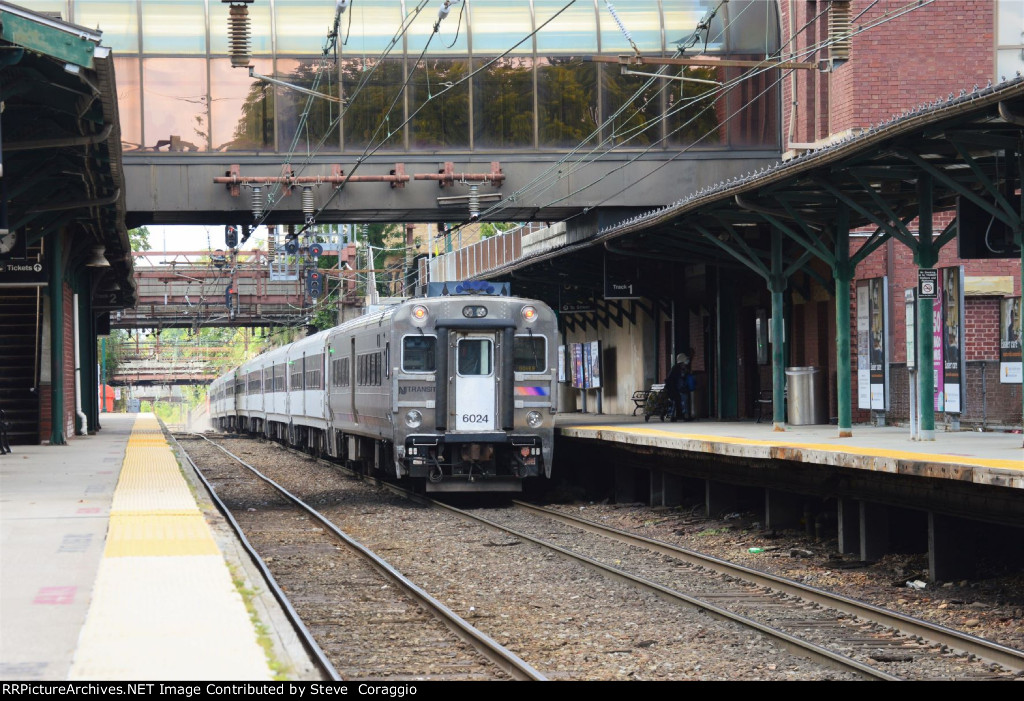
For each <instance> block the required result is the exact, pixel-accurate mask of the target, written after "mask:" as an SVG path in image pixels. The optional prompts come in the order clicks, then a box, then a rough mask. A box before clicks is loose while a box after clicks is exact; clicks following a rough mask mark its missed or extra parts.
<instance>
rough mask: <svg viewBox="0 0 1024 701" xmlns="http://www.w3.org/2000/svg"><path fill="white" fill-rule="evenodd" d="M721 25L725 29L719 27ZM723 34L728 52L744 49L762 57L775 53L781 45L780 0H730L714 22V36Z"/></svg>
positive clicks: (724, 49)
mask: <svg viewBox="0 0 1024 701" xmlns="http://www.w3.org/2000/svg"><path fill="white" fill-rule="evenodd" d="M719 23H721V24H719ZM721 26H724V27H725V30H722V29H719V27H721ZM721 36H724V37H725V40H724V42H723V44H724V46H723V47H722V50H723V52H725V53H729V54H734V53H737V52H743V53H748V54H755V55H757V56H761V57H764V56H766V55H768V56H770V55H772V54H774V53H775V52H776V51H777V50H778V48H779V13H778V3H775V2H762V1H761V0H740V1H739V2H730V3H728V4H727V5H726V6H724V7H723V8H722V11H721V12H719V13H718V15H717V16H716V17H715V19H714V21H713V22H712V23H711V37H712V39H714V38H716V37H721ZM709 48H710V47H709Z"/></svg>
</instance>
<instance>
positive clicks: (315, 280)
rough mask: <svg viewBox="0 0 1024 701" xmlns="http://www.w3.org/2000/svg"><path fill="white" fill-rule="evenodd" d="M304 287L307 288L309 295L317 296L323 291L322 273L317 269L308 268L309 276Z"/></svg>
mask: <svg viewBox="0 0 1024 701" xmlns="http://www.w3.org/2000/svg"><path fill="white" fill-rule="evenodd" d="M306 288H307V289H308V290H309V296H310V297H313V298H314V299H315V298H317V297H319V296H320V294H321V293H322V292H323V273H321V272H320V271H319V270H310V271H309V277H308V278H307V279H306Z"/></svg>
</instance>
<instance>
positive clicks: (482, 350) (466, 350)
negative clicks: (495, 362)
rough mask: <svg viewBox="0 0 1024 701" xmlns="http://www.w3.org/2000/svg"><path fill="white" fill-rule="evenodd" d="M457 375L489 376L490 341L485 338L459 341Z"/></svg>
mask: <svg viewBox="0 0 1024 701" xmlns="http://www.w3.org/2000/svg"><path fill="white" fill-rule="evenodd" d="M458 350H459V352H458V373H459V374H460V375H490V374H491V341H490V339H487V338H462V339H459V349H458Z"/></svg>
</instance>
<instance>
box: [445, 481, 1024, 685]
mask: <svg viewBox="0 0 1024 701" xmlns="http://www.w3.org/2000/svg"><path fill="white" fill-rule="evenodd" d="M514 504H515V511H516V512H518V513H519V514H527V515H528V516H529V518H532V519H533V520H534V523H533V524H532V525H531V524H530V522H529V518H528V519H522V518H509V517H508V513H509V512H510V511H512V510H509V511H506V512H503V514H502V515H501V516H499V517H498V518H495V517H494V515H493V514H494V512H493V511H489V512H488V514H489V515H488V516H487V517H485V516H483V515H481V514H480V513H474V512H470V511H462V510H457V509H452V507H450V506H447V505H444V504H438V506H440V507H442V508H445V509H449V510H453V511H456V512H458V513H461V514H463V515H464V516H465V517H467V518H472V519H474V520H477V521H480V522H482V523H487V524H489V525H491V526H492V527H494V528H498V529H500V530H503V531H504V532H506V533H508V534H510V535H514V536H515V537H519V538H523V539H524V540H529V541H530V542H534V543H536V544H538V545H542V546H544V547H548V548H552V549H554V550H556V551H558V552H560V553H561V554H563V555H565V556H568V557H572V558H574V559H576V560H577V561H579V562H581V563H583V564H586V565H588V566H590V567H594V568H596V569H599V570H600V571H602V572H604V573H606V574H607V575H609V576H611V577H615V578H619V579H624V580H627V581H630V582H632V583H633V584H635V585H636V586H641V587H646V588H649V589H651V590H652V591H656V592H658V593H659V594H661V595H662V596H665V597H669V598H672V599H675V600H677V601H679V602H681V603H685V604H688V605H691V606H696V607H698V608H701V609H704V610H706V611H708V612H709V613H712V614H714V615H716V616H720V617H723V618H727V619H729V620H734V621H737V622H741V623H746V624H749V625H752V626H754V627H756V628H757V629H758V630H760V631H761V632H763V633H764V634H766V635H769V636H772V637H775V638H776V639H777V640H779V641H780V642H781V643H782V644H784V645H786V646H787V647H789V648H790V649H791V650H793V651H794V652H796V651H803V652H804V653H806V654H808V655H811V656H813V657H815V659H818V660H820V661H821V662H822V663H824V664H829V665H833V666H837V667H838V668H845V669H848V670H850V671H856V672H859V673H861V674H864V675H866V676H868V677H871V678H876V679H888V680H900V679H919V678H922V677H921V676H917V674H919V673H920V672H921V671H923V672H924V677H923V678H941V679H962V680H967V679H972V680H975V679H976V680H989V679H1011V678H1014V677H1016V676H1020V675H1021V674H1024V652H1022V651H1020V650H1015V649H1012V648H1008V647H1005V646H1003V645H999V644H997V643H993V642H991V641H988V640H984V639H981V638H977V637H975V636H971V635H968V634H966V633H961V632H960V631H956V630H952V629H949V628H945V627H943V626H939V625H935V624H932V623H928V622H927V621H922V620H919V619H915V618H912V617H910V616H905V615H902V614H899V613H895V612H893V611H888V610H886V609H882V608H879V607H877V606H873V605H870V604H867V603H864V602H859V601H856V600H854V599H850V598H848V597H844V596H841V595H838V594H833V593H830V592H827V591H824V590H821V589H816V588H814V587H810V586H807V585H804V584H801V583H799V582H794V581H792V580H787V579H784V578H782V577H777V576H774V575H770V574H766V573H763V572H759V571H757V570H753V569H750V568H747V567H743V566H741V565H736V564H733V563H729V562H727V561H724V560H720V559H718V558H714V557H711V556H708V555H703V554H701V553H697V552H694V551H690V550H686V549H683V548H679V547H677V546H674V545H671V544H668V543H663V542H660V541H656V540H653V539H650V538H644V537H642V536H637V535H634V534H631V533H628V532H626V531H622V530H619V529H615V528H610V527H608V526H604V525H602V524H599V523H595V522H593V521H589V520H587V519H582V518H579V517H576V516H572V515H569V514H565V513H563V512H560V511H554V510H551V509H547V508H544V507H540V506H536V505H533V504H528V503H525V502H521V501H516V502H514ZM537 516H539V517H541V519H542V520H539V521H538V520H537V519H536V517H537ZM551 522H555V523H558V524H562V525H564V526H566V527H568V528H569V529H571V530H568V531H562V532H555V531H552V529H551V528H550V527H549V526H545V525H544V524H550V523H551ZM531 531H532V532H531ZM539 531H540V532H544V535H543V537H541V536H540V535H538V532H539ZM581 534H586V535H587V536H592V538H589V539H588V538H582V537H581ZM594 539H599V540H600V541H604V542H603V543H600V542H597V541H595V540H594ZM607 543H613V544H617V547H611V548H609V547H606V545H605V544H607ZM666 565H667V566H666ZM709 576H712V577H713V581H712V582H711V583H710V584H709V583H708V581H707V580H708V577H709ZM688 583H689V584H690V586H687V584H688ZM928 670H945V673H941V672H940V673H938V674H935V673H934V672H929V671H928Z"/></svg>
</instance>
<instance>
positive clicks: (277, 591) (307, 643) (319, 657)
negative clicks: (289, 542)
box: [167, 431, 343, 681]
mask: <svg viewBox="0 0 1024 701" xmlns="http://www.w3.org/2000/svg"><path fill="white" fill-rule="evenodd" d="M167 434H168V435H169V436H170V438H171V440H172V441H174V445H176V446H177V447H178V451H177V452H178V454H179V455H181V456H182V457H184V458H185V460H187V461H188V463H189V465H191V466H192V470H193V471H194V472H195V474H196V476H197V477H198V478H199V480H200V481H201V482H202V483H203V485H204V486H205V487H206V491H207V492H208V493H209V495H210V499H211V500H212V501H213V503H214V505H215V506H216V507H217V510H218V511H220V513H221V515H222V516H223V517H224V518H225V519H226V520H227V522H228V523H229V524H231V528H232V529H233V530H234V531H235V536H236V537H237V538H238V541H239V542H240V543H241V544H242V547H243V548H245V551H246V552H247V553H248V554H249V558H250V559H251V560H252V563H253V564H254V565H256V567H257V568H258V569H259V571H260V573H261V574H262V575H263V579H264V581H265V582H266V584H267V588H268V589H269V590H270V592H271V594H273V595H274V598H275V599H277V603H278V604H280V605H281V608H282V609H283V610H284V612H285V615H286V616H287V617H288V620H289V621H290V622H291V624H292V626H293V627H294V628H295V632H296V633H297V635H298V637H299V640H300V642H301V643H302V646H303V647H304V648H305V649H306V652H308V653H309V655H310V656H311V657H312V658H313V662H314V663H315V664H316V665H317V666H318V667H319V668H320V671H321V672H322V673H323V674H324V675H325V676H326V677H327V678H328V679H330V680H331V681H343V680H342V678H341V675H340V674H338V671H337V670H336V669H335V668H334V665H332V664H331V662H330V660H328V659H327V656H326V655H325V654H324V651H323V650H321V649H320V646H319V645H318V644H317V642H316V640H315V639H314V638H313V634H312V633H310V632H309V629H308V628H306V624H305V623H303V622H302V619H301V618H300V617H299V614H298V612H297V611H296V610H295V608H294V607H293V606H292V603H291V601H289V600H288V597H287V596H286V595H285V593H284V591H282V589H281V587H280V586H279V585H278V583H277V580H276V579H274V575H273V574H271V572H270V569H269V568H268V567H267V565H266V563H265V562H263V558H261V557H260V556H259V554H258V553H257V552H256V550H255V549H254V548H253V547H252V544H251V543H249V539H248V538H246V537H245V533H243V532H242V527H241V526H240V525H239V524H238V521H236V520H235V517H234V516H232V515H231V511H229V510H228V507H227V506H226V505H225V504H224V502H223V501H221V499H220V497H219V496H217V492H216V491H214V489H213V485H211V484H210V482H209V481H208V480H207V479H206V476H205V475H204V474H203V472H202V470H200V469H199V466H198V465H196V464H195V462H194V461H193V460H192V456H190V455H189V454H188V451H186V450H185V448H184V447H183V446H182V445H181V444H180V443H179V442H178V439H177V437H176V436H175V435H174V434H173V433H171V432H170V431H168V432H167ZM193 435H200V434H193ZM201 437H203V438H205V436H201ZM207 440H208V439H207ZM214 445H216V444H214Z"/></svg>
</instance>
